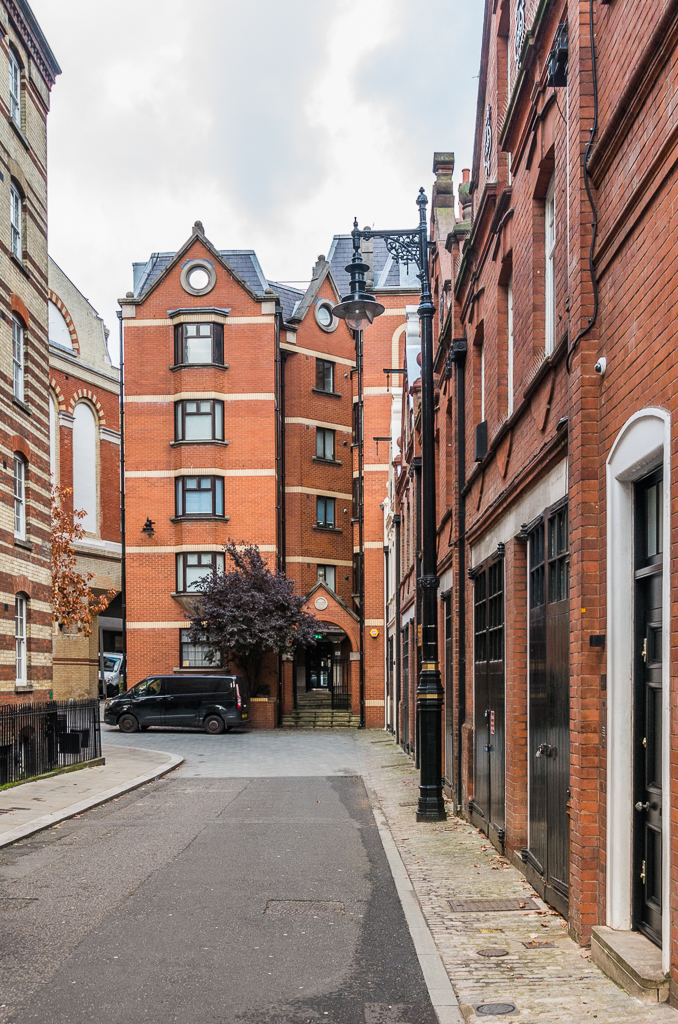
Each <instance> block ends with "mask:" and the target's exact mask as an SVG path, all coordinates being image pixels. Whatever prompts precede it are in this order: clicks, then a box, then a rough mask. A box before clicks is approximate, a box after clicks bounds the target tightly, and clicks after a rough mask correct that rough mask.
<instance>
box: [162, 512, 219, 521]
mask: <svg viewBox="0 0 678 1024" xmlns="http://www.w3.org/2000/svg"><path fill="white" fill-rule="evenodd" d="M230 518H231V517H230V516H215V515H210V514H208V513H202V512H201V513H200V515H197V516H170V523H193V522H204V521H205V520H206V519H211V520H212V521H213V522H215V523H227V522H228V521H229V519H230Z"/></svg>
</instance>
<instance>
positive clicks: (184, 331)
mask: <svg viewBox="0 0 678 1024" xmlns="http://www.w3.org/2000/svg"><path fill="white" fill-rule="evenodd" d="M174 362H175V364H176V365H178V366H179V365H185V364H191V363H193V364H198V365H201V364H202V365H205V364H209V363H217V364H219V365H223V362H224V325H223V324H202V323H199V324H176V326H175V328H174Z"/></svg>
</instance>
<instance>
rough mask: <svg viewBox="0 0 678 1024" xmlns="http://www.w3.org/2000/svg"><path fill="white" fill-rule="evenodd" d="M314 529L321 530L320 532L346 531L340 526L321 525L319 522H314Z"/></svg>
mask: <svg viewBox="0 0 678 1024" xmlns="http://www.w3.org/2000/svg"><path fill="white" fill-rule="evenodd" d="M313 529H314V530H319V531H320V533H343V532H344V531H343V530H342V529H340V528H339V527H338V526H320V525H319V524H318V523H314V524H313Z"/></svg>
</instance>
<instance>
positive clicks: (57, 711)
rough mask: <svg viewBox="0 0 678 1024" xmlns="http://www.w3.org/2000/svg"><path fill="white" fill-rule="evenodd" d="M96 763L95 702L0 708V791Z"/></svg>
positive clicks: (98, 733) (98, 734)
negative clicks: (74, 766) (10, 784)
mask: <svg viewBox="0 0 678 1024" xmlns="http://www.w3.org/2000/svg"><path fill="white" fill-rule="evenodd" d="M97 757H101V723H100V721H99V702H98V701H97V700H73V701H60V700H50V701H46V702H45V703H43V704H0V785H5V783H7V782H21V781H23V780H24V779H30V778H33V777H34V776H36V775H44V774H45V772H51V771H54V770H55V769H57V768H65V767H67V766H68V765H71V764H81V763H82V762H83V761H92V760H94V758H97Z"/></svg>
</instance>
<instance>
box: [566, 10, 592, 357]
mask: <svg viewBox="0 0 678 1024" xmlns="http://www.w3.org/2000/svg"><path fill="white" fill-rule="evenodd" d="M589 30H590V39H591V75H592V79H593V124H592V125H591V134H590V135H589V141H588V143H587V145H586V152H585V153H584V187H585V188H586V195H587V196H588V200H589V206H590V207H591V214H592V216H593V221H592V222H591V228H592V231H591V248H590V249H589V273H590V275H591V287H592V289H593V314H592V315H591V316H590V317H589V322H588V323H587V325H586V327H582V329H581V330H580V332H579V334H578V335H577V337H576V338H575V339H574V341H573V342H572V344H571V345H570V347H569V349H568V350H567V358H566V360H565V366H566V367H567V372H568V373H569V372H570V360H571V359H572V355H573V353H574V350H575V349H576V347H577V345H578V344H579V342H580V341H581V339H582V338H583V337H584V335H585V334H588V332H589V331H590V330H591V328H592V327H593V325H594V323H595V322H596V319H597V317H598V282H597V280H596V271H595V267H594V265H593V252H594V249H595V247H596V235H597V233H598V211H597V210H596V204H595V203H594V201H593V196H592V194H591V183H590V181H589V168H588V164H589V158H590V156H591V150H592V149H593V142H594V140H595V137H596V133H597V131H598V75H597V71H596V44H595V38H594V32H593V0H589Z"/></svg>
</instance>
